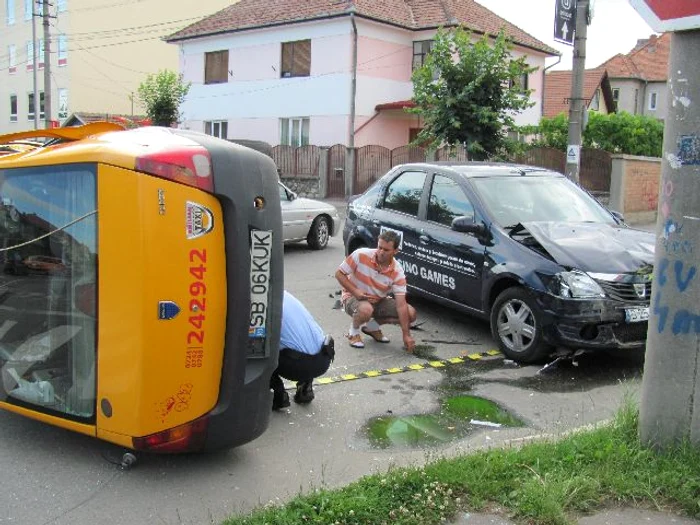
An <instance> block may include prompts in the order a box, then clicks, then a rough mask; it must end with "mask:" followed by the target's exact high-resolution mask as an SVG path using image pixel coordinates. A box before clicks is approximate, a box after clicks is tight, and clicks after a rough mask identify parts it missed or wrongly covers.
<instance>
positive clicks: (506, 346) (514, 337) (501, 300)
mask: <svg viewBox="0 0 700 525" xmlns="http://www.w3.org/2000/svg"><path fill="white" fill-rule="evenodd" d="M491 335H492V336H493V338H494V339H495V340H496V342H497V343H498V346H499V348H500V350H501V352H503V354H505V355H506V356H507V357H508V358H509V359H512V360H513V361H518V362H521V363H533V362H535V361H538V360H540V359H542V358H544V357H545V356H547V354H549V352H550V351H551V349H552V347H551V346H550V345H549V344H547V343H546V342H545V340H544V335H543V333H542V313H541V310H540V309H539V307H538V306H537V304H536V303H535V301H534V300H533V299H531V298H530V296H529V295H528V294H527V292H526V291H525V290H524V289H522V288H519V287H513V288H508V289H507V290H504V291H503V292H501V294H500V295H499V296H498V298H497V299H496V302H495V303H494V304H493V308H492V309H491Z"/></svg>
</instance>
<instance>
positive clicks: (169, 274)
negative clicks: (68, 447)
mask: <svg viewBox="0 0 700 525" xmlns="http://www.w3.org/2000/svg"><path fill="white" fill-rule="evenodd" d="M12 144H19V145H20V146H19V147H12ZM27 144H29V145H30V146H27ZM0 146H4V148H3V149H4V152H5V154H4V155H2V156H0V269H1V270H2V271H1V272H0V408H3V409H5V410H9V411H12V412H15V413H17V414H21V415H24V416H27V417H31V418H34V419H37V420H40V421H43V422H45V423H48V424H51V425H55V426H58V427H62V428H65V429H69V430H73V431H76V432H80V433H83V434H87V435H90V436H94V437H96V438H99V439H102V440H105V441H109V442H112V443H115V444H117V445H121V446H124V447H127V448H130V449H135V450H141V451H150V452H164V453H166V452H167V453H175V452H192V451H202V450H210V449H218V448H224V447H230V446H236V445H240V444H243V443H245V442H248V441H250V440H252V439H254V438H256V437H257V436H259V435H260V434H261V433H262V432H263V431H264V430H265V429H266V427H267V425H268V421H269V417H270V407H271V404H272V394H271V392H270V390H269V384H268V383H269V378H270V374H271V372H272V371H273V370H274V368H275V367H276V364H277V354H276V349H277V346H278V342H279V325H280V316H281V309H282V289H283V283H282V279H283V269H282V256H283V252H282V235H281V224H282V222H281V215H280V204H279V198H278V189H277V178H278V177H277V171H276V168H275V165H274V163H273V161H272V160H271V159H270V158H269V157H267V156H265V155H263V154H261V153H258V152H255V151H253V150H250V149H248V148H244V147H241V146H237V145H234V144H231V143H229V142H227V141H224V140H220V139H217V138H214V137H210V136H207V135H203V134H200V133H195V132H190V131H186V130H177V129H169V128H159V127H145V128H138V129H132V130H124V129H122V128H121V127H119V126H117V125H114V124H107V123H95V124H90V125H86V126H82V127H78V128H64V129H53V130H38V131H30V132H26V133H16V134H12V135H5V136H0Z"/></svg>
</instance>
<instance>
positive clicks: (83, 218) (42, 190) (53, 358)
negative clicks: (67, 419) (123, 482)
mask: <svg viewBox="0 0 700 525" xmlns="http://www.w3.org/2000/svg"><path fill="white" fill-rule="evenodd" d="M96 208H97V195H96V167H95V165H93V164H74V165H62V166H47V167H40V168H15V169H4V170H1V169H0V266H1V267H2V273H0V373H1V376H0V400H2V401H6V402H9V403H15V404H19V405H24V406H29V407H30V408H39V409H40V410H43V411H46V412H49V413H51V412H57V413H60V414H62V415H68V416H73V417H74V418H76V419H84V418H91V417H93V415H94V410H95V356H96V347H95V336H96V326H97V312H96V295H97V288H96V284H97V210H96Z"/></svg>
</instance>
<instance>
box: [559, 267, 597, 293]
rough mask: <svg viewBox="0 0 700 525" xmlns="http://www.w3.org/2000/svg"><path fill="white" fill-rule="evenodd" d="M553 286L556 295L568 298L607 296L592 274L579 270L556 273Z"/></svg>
mask: <svg viewBox="0 0 700 525" xmlns="http://www.w3.org/2000/svg"><path fill="white" fill-rule="evenodd" d="M551 288H552V292H553V293H554V294H555V295H558V296H559V297H564V298H567V299H584V298H594V297H605V293H604V292H603V289H602V288H601V287H600V285H599V284H598V283H597V282H595V281H594V280H593V279H592V278H591V276H590V275H588V274H587V273H584V272H581V271H578V270H573V271H571V272H560V273H558V274H556V275H555V276H554V279H553V280H552V281H551Z"/></svg>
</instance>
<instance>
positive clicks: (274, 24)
mask: <svg viewBox="0 0 700 525" xmlns="http://www.w3.org/2000/svg"><path fill="white" fill-rule="evenodd" d="M350 14H351V13H350V12H343V13H335V14H332V15H324V16H317V17H311V18H304V19H303V20H285V21H281V22H272V23H269V24H261V25H254V26H246V27H237V28H232V29H222V30H218V31H211V32H206V33H198V34H196V35H192V36H183V37H175V38H173V37H165V38H164V40H165V41H166V42H168V43H169V44H170V43H177V42H183V41H185V40H195V39H197V38H206V37H212V36H217V35H223V34H226V33H240V32H243V31H254V30H257V29H269V28H271V27H279V26H285V25H292V24H303V23H306V22H317V21H319V20H331V19H334V18H343V17H346V16H350ZM355 16H356V17H357V18H364V19H365V20H371V21H373V22H377V23H379V24H384V25H388V26H391V27H396V28H399V29H405V30H407V31H413V32H418V31H435V30H438V29H440V28H441V27H457V26H460V25H464V24H459V23H457V24H444V25H431V26H422V27H408V26H405V25H403V24H399V23H397V22H391V21H389V20H383V19H380V18H376V17H373V16H368V15H366V14H363V13H357V12H355ZM465 27H466V26H465ZM469 29H470V31H472V32H473V33H476V34H478V35H486V34H487V33H486V32H485V31H479V30H478V29H471V28H469ZM175 34H177V33H175ZM488 34H489V35H490V34H491V33H488ZM511 40H512V42H513V43H514V44H516V45H518V46H520V47H524V48H526V49H531V50H533V51H537V52H539V53H543V54H545V55H547V56H550V57H555V56H561V53H560V52H558V51H556V50H555V49H553V48H549V49H545V48H540V47H537V46H533V45H530V44H525V43H523V42H519V41H516V40H514V39H511ZM547 47H549V46H547Z"/></svg>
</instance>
